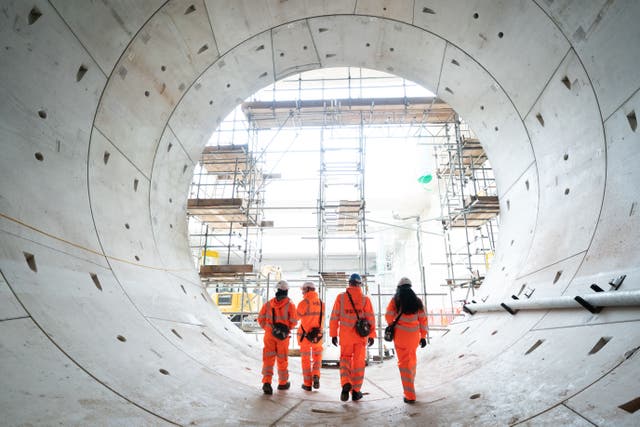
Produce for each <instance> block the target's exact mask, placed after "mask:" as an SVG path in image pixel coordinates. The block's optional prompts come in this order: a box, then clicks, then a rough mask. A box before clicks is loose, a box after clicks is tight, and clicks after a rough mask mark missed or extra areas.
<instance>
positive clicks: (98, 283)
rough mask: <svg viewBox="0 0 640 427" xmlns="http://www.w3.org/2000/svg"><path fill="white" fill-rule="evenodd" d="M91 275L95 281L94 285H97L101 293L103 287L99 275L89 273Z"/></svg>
mask: <svg viewBox="0 0 640 427" xmlns="http://www.w3.org/2000/svg"><path fill="white" fill-rule="evenodd" d="M89 274H90V275H91V280H93V284H94V285H96V288H98V290H99V291H101V290H102V285H101V284H100V280H99V279H98V275H97V274H95V273H89Z"/></svg>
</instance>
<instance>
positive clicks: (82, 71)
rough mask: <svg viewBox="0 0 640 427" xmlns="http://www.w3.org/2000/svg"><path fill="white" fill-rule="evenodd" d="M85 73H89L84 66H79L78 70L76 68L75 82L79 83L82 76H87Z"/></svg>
mask: <svg viewBox="0 0 640 427" xmlns="http://www.w3.org/2000/svg"><path fill="white" fill-rule="evenodd" d="M87 71H89V69H88V68H87V67H86V66H84V65H80V68H78V72H77V73H76V81H77V82H79V81H80V80H82V78H83V77H84V75H85V74H87Z"/></svg>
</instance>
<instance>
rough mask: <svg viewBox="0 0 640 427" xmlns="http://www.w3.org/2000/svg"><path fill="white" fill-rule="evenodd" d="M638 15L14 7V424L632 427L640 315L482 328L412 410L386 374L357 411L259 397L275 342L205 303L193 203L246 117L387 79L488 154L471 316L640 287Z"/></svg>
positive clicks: (4, 201) (10, 17)
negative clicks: (406, 86)
mask: <svg viewBox="0 0 640 427" xmlns="http://www.w3.org/2000/svg"><path fill="white" fill-rule="evenodd" d="M639 18H640V3H638V2H635V1H632V0H628V1H604V0H602V1H595V0H594V1H592V2H587V3H585V2H575V1H571V0H562V1H554V2H543V1H537V2H536V1H528V0H517V1H476V2H468V1H454V2H451V1H433V0H432V1H422V0H398V1H395V0H394V1H384V0H369V1H363V0H360V1H356V0H350V1H344V0H323V1H315V0H313V1H312V0H306V1H305V0H299V1H293V0H291V1H286V2H282V1H276V0H264V1H249V0H242V1H240V0H239V1H222V0H204V1H202V0H199V1H168V2H162V1H157V0H156V1H153V0H147V1H144V2H142V1H141V2H132V3H131V4H126V5H125V4H123V3H121V2H116V1H113V2H109V1H107V2H99V3H98V2H96V3H87V2H82V1H63V0H52V1H50V2H45V1H44V0H36V1H34V2H32V3H25V2H21V1H2V13H1V14H0V23H1V25H0V34H1V36H2V46H0V48H1V49H2V50H1V52H2V53H1V54H0V55H1V56H0V73H1V75H2V79H1V80H0V95H1V98H2V103H1V104H0V105H1V107H0V112H1V114H0V142H1V148H2V155H1V156H0V182H1V186H0V190H1V192H0V242H1V244H0V270H1V272H2V275H1V279H0V296H1V299H0V320H1V321H0V337H1V340H0V360H1V361H2V363H1V364H0V378H2V391H1V392H0V409H1V412H2V414H3V421H4V422H7V423H8V424H29V423H34V424H53V423H58V422H60V423H63V424H96V423H105V422H107V423H115V424H125V423H126V424H129V423H135V424H162V423H174V424H192V423H193V424H222V423H226V424H252V425H264V424H271V423H279V424H296V423H307V422H308V423H313V422H316V423H328V424H358V423H365V422H368V423H372V424H397V423H403V424H420V425H424V424H445V425H448V424H452V423H453V424H476V423H479V424H515V423H523V422H529V421H531V422H534V423H567V424H575V425H589V423H595V424H617V425H619V424H628V425H637V424H638V422H639V421H640V420H639V416H640V415H639V414H640V412H636V413H635V414H633V413H632V412H633V410H632V409H629V410H623V409H620V408H618V406H620V405H622V404H624V403H626V402H629V401H632V400H633V399H635V398H638V397H639V396H640V391H639V390H638V389H637V378H638V376H639V374H640V367H639V364H638V355H637V354H635V350H636V349H637V348H638V346H640V329H639V328H638V323H637V321H638V320H639V319H640V312H639V311H638V309H637V308H625V309H613V308H611V309H609V308H607V309H604V310H603V311H602V312H600V313H599V314H591V313H589V312H588V311H586V310H563V311H549V312H544V311H530V312H520V313H518V314H517V315H515V316H511V315H509V314H508V313H506V312H504V313H488V314H480V313H478V314H476V315H475V316H470V317H468V318H466V319H465V320H464V321H462V322H459V323H458V324H456V325H454V326H453V327H452V329H451V332H449V333H448V334H447V335H445V336H444V337H443V338H442V339H439V340H435V341H434V343H433V344H434V345H433V346H431V347H429V349H428V350H427V351H425V352H421V353H420V355H421V359H420V362H419V367H418V369H419V372H418V380H417V383H418V384H417V385H418V397H419V400H420V402H419V404H417V405H415V406H412V407H401V406H399V402H401V400H400V397H399V396H401V395H402V392H401V388H400V382H399V380H398V378H397V374H396V372H395V367H390V364H386V365H384V366H382V367H371V368H369V369H368V373H367V385H366V388H367V390H368V391H369V392H370V395H369V396H368V398H367V400H368V401H365V402H361V404H359V405H339V404H337V403H336V399H335V397H336V396H334V395H333V394H335V393H334V391H335V390H338V385H337V379H336V378H333V379H332V378H331V376H330V375H328V376H327V377H328V378H327V380H326V382H325V383H324V386H323V389H322V392H321V393H314V394H313V395H311V396H310V395H305V394H302V392H298V391H294V390H291V392H290V393H288V394H287V395H286V396H282V395H280V396H276V397H273V398H270V399H267V398H264V397H263V396H262V395H261V394H260V391H259V381H260V379H259V378H260V377H259V375H260V374H259V369H260V368H259V367H260V347H261V346H260V344H256V343H249V342H247V340H246V338H245V337H244V336H242V335H240V333H239V332H237V331H236V330H235V328H233V327H232V326H230V325H229V324H228V323H227V322H226V321H225V320H224V319H223V317H222V316H221V315H220V314H219V313H218V312H217V310H216V309H215V307H213V306H212V304H211V303H210V301H208V299H207V298H206V297H205V294H204V292H203V290H202V289H201V287H200V284H199V281H198V277H197V275H196V273H195V271H194V269H193V267H192V262H191V260H190V256H189V251H188V243H187V235H186V227H185V204H186V194H187V189H188V185H189V181H190V177H191V173H192V170H193V167H194V161H195V159H197V157H198V153H199V152H200V151H201V149H202V147H203V145H204V144H205V142H206V140H207V138H208V136H209V135H210V134H211V132H212V131H213V130H214V129H215V127H216V126H217V124H218V123H219V122H220V121H221V120H222V118H224V117H225V115H226V114H227V113H228V112H229V111H230V110H231V109H232V108H233V107H234V106H235V105H237V103H239V102H240V101H241V100H242V99H244V98H245V97H247V96H249V95H250V94H251V93H253V92H255V91H256V90H257V89H260V88H262V87H264V86H266V85H267V84H269V83H271V82H273V81H274V79H278V78H281V77H284V76H287V75H290V74H292V73H296V72H299V71H302V70H307V69H314V68H319V67H334V66H346V65H350V66H362V67H367V68H374V69H379V70H383V71H388V72H392V73H394V74H398V75H401V76H404V77H406V78H409V79H412V80H414V81H416V82H418V83H420V84H422V85H424V86H425V87H427V88H429V89H431V90H433V91H434V92H436V93H437V94H438V96H440V97H441V98H442V99H444V100H445V101H447V102H449V103H450V104H451V105H452V106H454V108H455V109H456V110H457V111H458V112H459V113H460V114H461V115H462V116H463V117H464V118H465V119H466V120H468V121H469V122H470V123H471V125H472V127H473V129H474V130H475V131H476V133H477V134H478V135H479V137H480V139H481V140H482V142H483V144H484V145H485V148H486V150H487V152H488V154H489V157H490V159H491V161H492V164H493V166H494V169H495V172H496V176H497V182H498V188H499V192H500V196H501V209H502V215H501V229H500V233H501V235H500V247H499V250H498V253H497V256H496V259H495V261H494V265H493V267H492V270H491V273H490V275H489V278H488V279H487V281H486V283H485V285H483V288H482V291H483V295H479V296H478V298H479V299H480V298H482V299H483V300H485V301H487V302H502V301H506V300H508V299H509V298H510V296H511V295H513V294H518V293H519V292H521V291H522V292H523V293H521V298H525V297H524V293H527V294H530V293H531V291H533V295H532V296H531V298H536V297H540V296H554V295H581V294H583V293H588V292H592V291H591V290H590V289H589V285H590V284H592V283H597V284H599V285H600V286H601V287H603V288H605V289H607V290H608V285H607V283H608V282H609V281H610V280H612V279H614V278H616V277H618V276H620V275H622V274H626V279H625V280H624V283H623V285H622V287H621V289H624V290H633V289H638V288H640V279H639V277H640V267H639V266H640V245H638V243H637V242H638V241H639V240H640V206H638V204H639V202H640V185H638V184H640V167H639V166H638V165H639V164H640V145H639V144H640V136H639V133H640V130H638V129H637V124H636V122H635V120H636V118H635V117H636V112H638V113H640V94H638V88H639V87H640V73H639V72H638V67H639V66H640V47H639V46H640V43H639V42H640V27H638V26H637V20H638V19H639ZM599 340H601V341H602V342H606V345H605V346H604V347H602V348H601V349H600V350H598V351H596V350H597V349H596V348H594V346H595V345H596V343H597V342H598V341H599ZM294 369H295V363H294ZM294 375H296V374H294ZM257 385H258V386H257ZM294 385H295V384H294ZM389 397H392V399H389ZM470 397H471V400H470ZM632 406H633V405H632Z"/></svg>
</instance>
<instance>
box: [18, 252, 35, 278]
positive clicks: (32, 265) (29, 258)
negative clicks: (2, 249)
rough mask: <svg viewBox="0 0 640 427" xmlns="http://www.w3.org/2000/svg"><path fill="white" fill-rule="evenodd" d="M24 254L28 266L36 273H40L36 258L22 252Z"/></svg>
mask: <svg viewBox="0 0 640 427" xmlns="http://www.w3.org/2000/svg"><path fill="white" fill-rule="evenodd" d="M22 253H23V254H24V260H25V261H27V265H28V266H29V268H30V269H31V271H33V272H34V273H37V272H38V267H37V266H36V257H35V256H34V255H33V254H30V253H29V252H22Z"/></svg>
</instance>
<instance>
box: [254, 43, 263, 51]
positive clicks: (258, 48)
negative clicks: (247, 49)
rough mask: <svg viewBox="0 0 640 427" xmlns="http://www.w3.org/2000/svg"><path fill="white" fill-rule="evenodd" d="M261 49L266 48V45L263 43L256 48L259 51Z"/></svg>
mask: <svg viewBox="0 0 640 427" xmlns="http://www.w3.org/2000/svg"><path fill="white" fill-rule="evenodd" d="M261 50H264V45H263V44H261V45H260V46H258V47H257V48H256V52H259V51H261Z"/></svg>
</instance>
